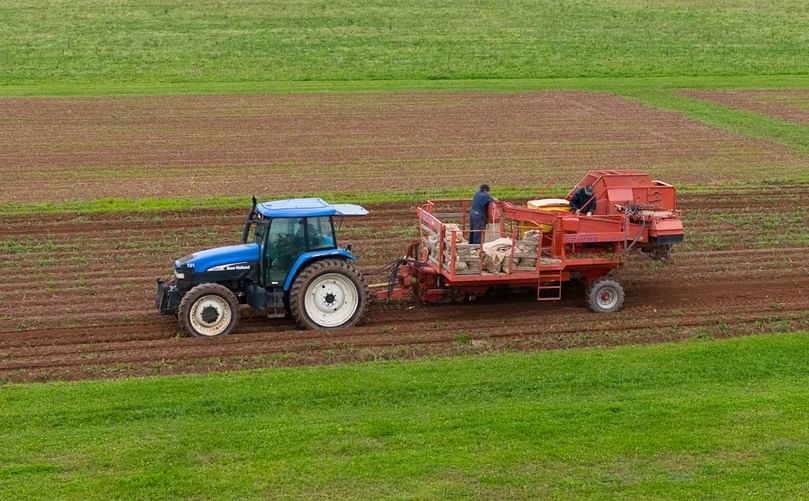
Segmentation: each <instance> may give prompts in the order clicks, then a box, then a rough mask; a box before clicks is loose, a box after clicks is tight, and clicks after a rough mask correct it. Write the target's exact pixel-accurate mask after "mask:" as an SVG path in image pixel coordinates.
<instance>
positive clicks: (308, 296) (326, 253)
mask: <svg viewBox="0 0 809 501" xmlns="http://www.w3.org/2000/svg"><path fill="white" fill-rule="evenodd" d="M366 214H368V211H367V210H366V209H365V208H363V207H360V206H359V205H353V204H329V203H327V202H325V201H323V200H322V199H320V198H297V199H290V200H279V201H274V202H265V203H261V204H258V203H257V201H256V199H255V197H253V204H252V207H251V209H250V212H249V214H248V216H247V219H246V221H245V223H244V228H243V230H242V238H241V243H240V244H239V245H230V246H226V247H218V248H214V249H208V250H203V251H200V252H195V253H193V254H189V255H188V256H185V257H183V258H182V259H179V260H177V261H176V262H175V269H174V276H175V280H173V281H171V282H166V281H162V280H158V290H157V300H156V306H157V308H158V309H159V310H160V312H161V313H163V314H167V315H168V314H170V315H177V317H178V319H179V322H180V325H181V326H182V327H183V328H184V329H185V330H186V331H188V332H189V333H191V334H193V335H196V336H205V337H213V336H219V335H224V334H227V333H229V332H231V331H232V330H233V329H234V328H235V327H236V324H237V323H238V319H239V314H240V313H239V310H240V308H239V305H240V304H245V305H248V306H250V307H251V308H253V309H254V310H256V311H258V312H260V313H262V314H266V315H267V316H268V317H283V316H286V315H287V314H291V315H292V316H293V317H294V319H295V321H296V322H297V323H298V324H299V325H300V326H301V327H305V328H310V329H319V330H324V329H336V328H343V327H349V326H351V325H354V324H355V323H357V322H358V321H359V320H360V319H361V318H362V316H363V315H364V312H365V309H366V305H367V302H368V291H367V285H366V284H365V279H364V278H363V277H362V274H360V272H359V271H358V270H357V269H356V268H355V267H354V265H353V261H354V255H353V254H352V253H351V246H350V245H346V246H345V247H343V248H339V247H338V243H337V236H336V235H335V219H338V220H339V219H341V218H343V217H348V216H364V215H366Z"/></svg>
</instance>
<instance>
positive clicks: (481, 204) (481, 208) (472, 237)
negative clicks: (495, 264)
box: [469, 184, 494, 244]
mask: <svg viewBox="0 0 809 501" xmlns="http://www.w3.org/2000/svg"><path fill="white" fill-rule="evenodd" d="M493 201H494V198H492V197H491V195H489V185H488V184H481V185H480V191H478V192H477V193H475V196H474V197H472V204H471V205H470V206H469V230H470V232H469V243H470V244H480V243H481V242H482V241H483V232H484V231H486V223H487V222H488V211H487V210H486V209H487V207H488V205H489V204H490V203H492V202H493Z"/></svg>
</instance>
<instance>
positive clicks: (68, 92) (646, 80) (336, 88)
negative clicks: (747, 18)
mask: <svg viewBox="0 0 809 501" xmlns="http://www.w3.org/2000/svg"><path fill="white" fill-rule="evenodd" d="M678 88H691V89H773V88H775V89H780V88H783V89H787V88H789V89H793V88H809V75H749V76H694V77H692V76H685V77H620V78H615V77H594V78H542V79H468V80H428V79H424V80H342V81H274V82H249V81H245V82H185V83H184V82H180V83H126V82H120V83H116V82H89V83H86V84H75V83H69V84H64V83H46V84H31V85H0V97H47V96H124V95H145V96H172V95H205V94H268V93H293V92H360V91H458V92H460V91H495V92H527V91H541V90H582V91H603V92H623V91H631V90H649V89H658V90H659V89H678Z"/></svg>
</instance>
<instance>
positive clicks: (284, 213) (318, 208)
mask: <svg viewBox="0 0 809 501" xmlns="http://www.w3.org/2000/svg"><path fill="white" fill-rule="evenodd" d="M256 210H257V211H258V212H259V213H260V214H261V215H262V216H264V217H268V218H276V217H318V216H364V215H366V214H368V210H367V209H365V208H364V207H361V206H359V205H354V204H330V203H328V202H326V201H324V200H323V199H322V198H290V199H289V200H276V201H274V202H264V203H261V204H258V205H256Z"/></svg>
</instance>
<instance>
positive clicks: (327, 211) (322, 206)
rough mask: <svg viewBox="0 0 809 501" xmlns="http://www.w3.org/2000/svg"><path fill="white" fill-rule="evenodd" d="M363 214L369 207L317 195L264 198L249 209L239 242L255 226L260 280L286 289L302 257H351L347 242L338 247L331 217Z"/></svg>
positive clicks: (247, 237) (269, 285)
mask: <svg viewBox="0 0 809 501" xmlns="http://www.w3.org/2000/svg"><path fill="white" fill-rule="evenodd" d="M366 214H368V211H367V210H366V209H365V208H363V207H360V206H359V205H353V204H328V203H326V202H325V201H323V200H322V199H320V198H298V199H291V200H280V201H277V202H265V203H262V204H257V205H254V206H253V209H252V210H251V211H250V215H249V216H248V218H247V221H245V227H244V231H243V232H242V238H243V240H242V243H247V240H248V239H249V236H250V230H251V228H255V229H254V231H253V242H254V243H255V244H257V245H258V246H259V248H260V253H259V254H260V263H259V268H260V281H261V284H262V285H263V286H264V287H280V288H282V289H284V290H286V289H287V288H288V286H289V282H290V281H291V277H292V275H294V273H295V272H296V271H297V269H298V268H299V267H300V265H301V264H302V263H301V262H300V261H301V260H302V258H303V260H309V259H311V258H312V257H313V256H318V255H330V254H334V252H337V253H338V254H339V255H341V256H344V257H345V258H347V259H353V256H352V255H351V252H350V246H347V248H345V249H338V248H337V236H336V234H335V228H334V218H335V217H340V218H342V217H346V216H364V215H366ZM290 272H292V273H290ZM288 278H289V279H290V280H287V279H288Z"/></svg>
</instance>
